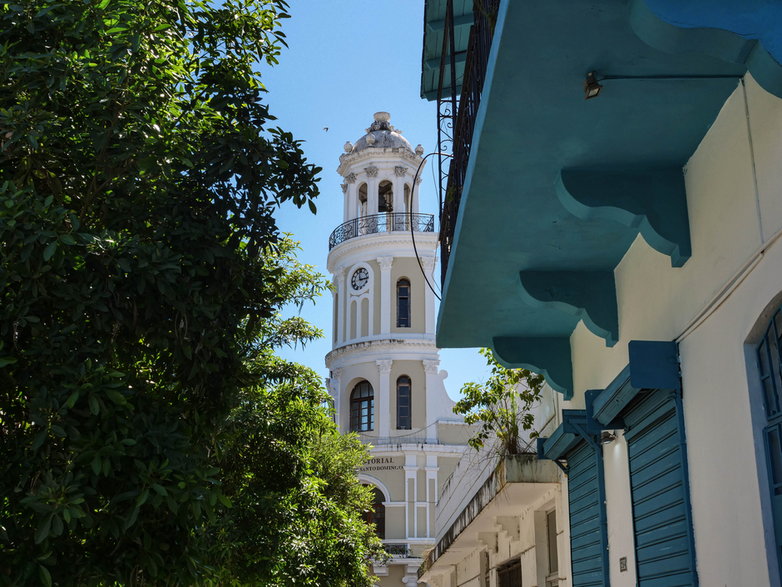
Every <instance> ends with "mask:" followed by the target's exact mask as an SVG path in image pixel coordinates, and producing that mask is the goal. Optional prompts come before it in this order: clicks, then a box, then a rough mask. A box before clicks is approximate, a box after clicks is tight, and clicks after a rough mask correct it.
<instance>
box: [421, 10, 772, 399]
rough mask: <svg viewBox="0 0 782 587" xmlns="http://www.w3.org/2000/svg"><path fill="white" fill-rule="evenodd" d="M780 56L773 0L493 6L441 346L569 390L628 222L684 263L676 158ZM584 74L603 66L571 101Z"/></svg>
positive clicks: (599, 320) (611, 305) (610, 303)
mask: <svg viewBox="0 0 782 587" xmlns="http://www.w3.org/2000/svg"><path fill="white" fill-rule="evenodd" d="M781 61H782V5H780V3H778V2H770V1H762V0H754V1H753V0H731V1H728V0H699V1H692V2H680V1H679V0H629V1H622V0H602V1H599V2H581V1H576V0H538V1H533V2H515V1H503V2H502V3H501V5H500V10H499V14H498V19H497V24H496V27H495V34H494V40H493V45H492V49H491V54H490V57H489V63H488V66H487V73H486V82H485V85H484V89H483V94H482V99H481V104H480V108H479V110H478V114H477V120H476V127H475V133H474V135H473V141H472V150H471V153H470V160H469V164H468V168H467V178H466V181H465V185H464V189H463V192H462V199H461V204H460V209H459V215H458V221H457V225H456V230H455V239H454V241H455V244H454V246H453V249H452V251H451V256H450V262H449V266H448V271H447V275H446V280H445V284H444V296H443V302H442V304H441V307H440V315H439V321H438V333H437V342H438V346H440V347H476V346H488V347H492V348H494V350H495V353H496V354H497V356H498V358H499V359H500V360H501V361H502V362H503V363H504V364H506V365H508V366H514V367H519V366H524V367H528V368H532V369H534V370H536V371H538V372H542V373H544V374H546V376H547V378H548V380H549V383H550V384H551V385H552V386H553V387H554V388H556V389H558V390H559V391H562V392H564V393H565V394H566V396H569V395H570V394H572V367H571V360H570V341H569V337H570V335H571V333H572V332H573V329H574V328H575V326H576V325H577V323H578V322H579V321H580V320H583V321H584V323H585V325H586V326H587V327H588V328H589V329H590V330H591V331H592V332H594V333H595V334H597V335H598V336H601V337H602V338H604V339H605V342H606V345H608V346H611V345H613V344H615V342H616V341H617V340H618V338H619V331H618V319H617V308H616V293H615V286H614V274H613V270H614V268H615V267H616V265H617V264H618V263H619V261H620V260H621V258H622V257H623V255H624V254H625V252H626V251H627V250H628V248H629V246H630V245H631V243H632V242H633V241H634V239H635V238H636V237H637V235H638V234H639V233H640V234H641V235H642V236H643V237H644V239H645V240H646V241H647V242H648V243H649V245H650V246H652V247H654V248H655V249H656V250H658V251H660V252H661V253H664V254H666V255H668V256H670V259H671V264H672V265H673V266H681V265H683V264H684V263H685V262H686V261H687V259H688V258H689V256H690V236H689V220H688V217H687V203H686V198H685V190H684V178H683V172H682V166H683V165H684V164H685V163H686V162H687V160H688V159H689V157H690V156H691V155H692V153H693V152H694V150H695V148H696V147H697V146H698V144H699V143H700V141H701V139H702V138H703V136H704V135H705V133H706V131H707V130H708V129H709V127H710V125H711V124H712V122H713V121H714V119H715V118H716V116H717V114H718V113H719V111H720V108H721V107H722V105H723V104H724V102H725V100H726V99H727V97H728V96H729V95H730V94H731V93H732V92H733V91H734V90H735V89H736V87H737V85H738V84H739V83H741V78H742V76H743V75H744V74H745V73H746V72H747V71H748V70H749V71H750V72H751V73H752V75H753V77H754V78H755V79H756V80H757V81H758V82H759V83H760V84H761V85H762V86H763V87H764V88H765V89H766V90H768V91H770V92H772V93H774V94H776V95H777V96H782V66H780V62H781ZM588 72H596V74H597V77H598V79H601V78H607V79H604V80H603V81H601V82H600V83H601V84H602V85H603V86H604V87H603V90H602V92H601V94H600V96H599V97H598V98H595V99H590V100H585V99H584V91H583V87H584V80H585V77H586V74H587V73H588ZM422 92H423V93H426V90H425V88H424V89H422Z"/></svg>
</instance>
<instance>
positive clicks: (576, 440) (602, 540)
mask: <svg viewBox="0 0 782 587" xmlns="http://www.w3.org/2000/svg"><path fill="white" fill-rule="evenodd" d="M599 431H600V430H599V428H597V427H595V426H594V425H592V424H591V423H590V420H589V418H588V417H587V413H586V411H584V410H562V424H561V425H560V426H559V427H557V429H556V430H555V431H554V432H552V434H551V436H550V437H548V438H539V439H538V455H539V458H542V459H551V460H554V461H556V462H557V463H559V464H560V466H562V459H565V460H567V468H566V471H567V478H568V503H569V505H570V508H569V509H570V561H571V574H572V577H573V582H572V585H573V587H598V586H599V587H607V586H608V584H609V579H608V534H607V524H606V508H605V485H604V476H603V449H602V447H601V446H600V444H599V443H598V442H597V437H596V432H599ZM563 468H564V467H563Z"/></svg>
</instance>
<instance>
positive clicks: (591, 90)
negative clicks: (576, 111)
mask: <svg viewBox="0 0 782 587" xmlns="http://www.w3.org/2000/svg"><path fill="white" fill-rule="evenodd" d="M601 89H603V86H601V85H600V84H599V83H598V82H597V78H596V77H595V72H594V71H590V72H589V73H588V74H587V76H586V79H585V80H584V100H589V99H590V98H597V97H598V96H599V95H600V90H601Z"/></svg>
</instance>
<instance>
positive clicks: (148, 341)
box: [0, 0, 377, 585]
mask: <svg viewBox="0 0 782 587" xmlns="http://www.w3.org/2000/svg"><path fill="white" fill-rule="evenodd" d="M287 16H288V14H287V5H286V3H285V2H284V1H283V0H226V1H225V2H218V3H211V2H205V1H202V0H177V1H174V2H168V1H166V2H164V1H159V0H150V1H146V2H137V1H135V0H95V1H85V2H81V1H72V0H61V1H58V0H29V1H27V2H19V3H9V2H3V3H0V77H2V79H3V85H2V88H0V244H1V245H2V254H1V256H0V260H1V262H2V264H1V265H0V569H2V571H0V577H2V578H3V581H5V582H8V583H10V584H14V585H40V584H44V585H53V584H56V585H115V584H134V585H140V584H150V585H157V584H188V585H190V584H204V585H209V584H238V583H239V582H245V583H249V584H267V585H275V584H280V585H283V584H285V585H288V584H297V585H299V584H301V585H308V584H312V585H316V584H329V585H362V584H366V583H367V579H366V575H367V569H366V563H365V560H366V557H367V556H369V555H370V554H371V553H372V552H373V551H374V549H376V547H377V540H376V539H375V538H374V537H373V535H372V532H371V529H370V528H369V527H368V526H366V525H365V524H364V523H363V522H362V521H361V511H362V510H363V509H364V508H365V507H366V503H367V502H366V496H365V495H364V494H363V490H362V489H361V488H360V487H359V486H358V484H357V482H356V480H355V475H354V473H353V472H352V471H353V469H352V467H354V466H355V464H356V463H359V462H361V459H363V458H364V449H363V448H362V447H360V446H359V445H358V444H357V443H356V441H355V440H354V439H351V438H342V437H340V436H339V435H338V434H337V433H336V430H335V429H334V426H333V424H332V423H331V420H330V417H329V415H328V413H327V412H326V410H325V408H323V407H322V403H323V398H324V395H323V394H324V392H323V384H322V382H321V381H320V380H319V379H318V378H317V377H316V376H315V375H314V374H313V373H312V372H310V371H308V370H306V369H304V368H302V367H300V366H297V365H293V364H289V363H285V362H283V361H281V360H280V359H278V358H276V357H275V355H274V348H275V347H278V346H280V345H292V344H304V343H306V342H307V341H309V340H311V339H312V338H314V337H316V336H318V335H319V332H318V331H317V329H315V328H313V327H312V326H310V325H308V324H306V323H305V322H304V321H302V320H300V319H299V318H297V317H287V316H284V315H282V313H281V312H282V309H283V308H284V307H285V306H286V305H287V304H291V303H292V304H294V305H295V304H301V303H305V302H308V301H311V300H314V299H315V298H316V297H317V296H318V295H320V293H321V292H322V291H323V288H324V280H323V278H322V277H321V276H319V275H317V274H316V273H315V272H314V270H313V269H312V268H311V267H306V266H302V265H300V264H298V263H297V261H296V245H295V244H294V243H291V242H290V241H289V240H288V239H287V238H286V237H284V236H283V235H281V234H279V231H278V229H277V225H276V222H275V218H274V215H275V213H276V211H277V209H278V207H279V206H280V204H281V203H283V202H286V201H290V202H293V203H294V204H295V205H297V206H299V207H304V206H305V205H306V206H307V207H309V208H310V209H314V203H313V200H314V199H315V198H316V196H317V195H318V188H317V181H318V178H317V174H318V172H319V171H320V169H319V168H318V167H316V166H315V165H313V164H311V163H309V162H308V161H307V160H306V158H305V155H304V152H303V150H302V143H301V142H300V141H298V140H296V139H295V138H294V137H293V136H292V135H291V134H290V133H288V132H286V131H284V130H282V129H279V128H276V127H275V126H274V124H273V122H274V118H273V116H272V115H271V114H270V113H269V108H268V106H267V105H266V104H265V102H264V97H265V94H264V91H265V90H264V89H263V85H262V82H261V78H260V74H259V73H258V68H259V67H267V66H269V65H272V64H274V63H276V61H277V58H278V56H279V53H280V47H281V46H282V45H284V42H285V37H284V34H283V32H282V31H281V29H280V23H281V22H282V20H283V19H285V18H287ZM338 451H341V452H340V453H339V454H340V455H341V456H339V458H337V456H336V455H337V453H338ZM344 455H348V456H344ZM290 544H297V545H300V546H298V547H296V548H293V547H290ZM324 577H326V578H325V579H324ZM319 581H320V583H319Z"/></svg>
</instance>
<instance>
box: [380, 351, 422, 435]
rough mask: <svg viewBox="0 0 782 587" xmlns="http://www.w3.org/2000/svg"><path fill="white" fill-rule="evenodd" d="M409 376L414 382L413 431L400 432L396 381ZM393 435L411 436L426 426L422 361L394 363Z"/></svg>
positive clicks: (412, 397)
mask: <svg viewBox="0 0 782 587" xmlns="http://www.w3.org/2000/svg"><path fill="white" fill-rule="evenodd" d="M402 375H407V376H408V377H410V380H411V382H412V388H411V389H412V396H411V399H412V410H413V413H412V415H413V420H412V430H398V429H397V427H396V380H397V379H398V378H399V377H400V376H402ZM390 405H391V413H390V415H389V416H390V418H391V435H392V436H395V435H401V436H405V435H410V434H411V433H412V432H414V431H415V430H416V429H420V428H423V427H424V426H425V425H426V375H425V373H424V367H423V364H422V363H421V361H394V364H393V365H392V366H391V402H390Z"/></svg>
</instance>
